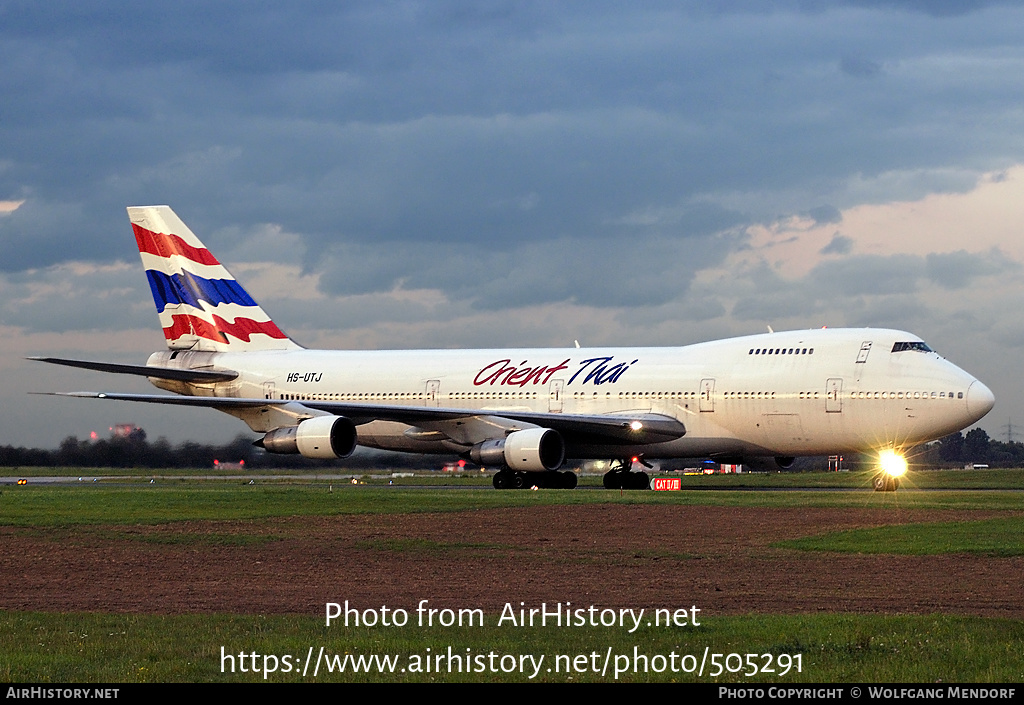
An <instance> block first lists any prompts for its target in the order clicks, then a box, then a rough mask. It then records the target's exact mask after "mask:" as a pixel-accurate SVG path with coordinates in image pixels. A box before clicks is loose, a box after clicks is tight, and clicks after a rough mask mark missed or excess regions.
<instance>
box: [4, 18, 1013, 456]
mask: <svg viewBox="0 0 1024 705" xmlns="http://www.w3.org/2000/svg"><path fill="white" fill-rule="evenodd" d="M0 66H2V67H3V68H2V71H0V340H2V343H0V373H2V374H3V379H4V384H3V386H2V389H0V397H2V398H0V403H2V406H0V444H15V445H35V446H43V447H55V446H56V445H57V444H58V443H59V442H60V441H61V439H63V438H64V437H66V436H68V435H77V436H79V437H86V436H88V434H89V432H90V431H93V430H96V431H100V432H101V433H102V434H103V435H105V434H106V429H107V427H109V426H110V425H112V424H114V423H117V422H124V421H130V422H135V423H138V424H140V425H142V426H144V427H145V428H146V430H147V431H148V433H149V434H150V436H151V437H153V438H155V437H157V436H166V437H168V438H169V439H171V440H172V441H180V440H185V439H189V438H192V439H197V440H202V441H227V440H229V439H230V438H231V437H233V436H234V435H235V434H236V433H238V432H241V431H244V430H246V429H245V427H244V426H243V425H242V424H241V423H239V422H237V421H235V420H234V419H231V418H229V417H226V416H222V415H220V414H217V413H216V412H213V411H204V410H196V411H187V410H183V409H172V410H168V409H151V408H141V405H138V406H130V405H127V404H117V403H113V402H110V403H101V402H88V401H83V400H58V399H54V398H48V397H32V396H27V394H26V393H27V392H30V391H57V390H78V389H90V390H117V391H149V390H151V389H152V388H150V387H149V386H148V384H147V383H146V382H145V381H144V380H136V379H130V378H122V377H115V376H107V375H101V374H99V373H91V372H86V371H82V370H64V369H60V368H56V369H54V368H50V367H48V366H44V365H42V364H40V363H30V362H26V361H24V360H23V359H22V358H23V357H24V356H26V355H53V356H68V357H83V358H89V359H113V360H118V361H124V362H134V363H142V362H144V361H145V359H146V356H147V355H148V354H149V353H150V352H153V351H155V350H159V349H162V348H163V347H164V346H163V337H162V335H161V333H160V331H159V327H158V323H157V317H156V312H155V309H154V307H153V302H152V299H151V297H150V295H149V290H148V286H147V284H146V278H145V275H144V274H143V272H142V269H141V266H140V264H139V259H138V254H137V250H136V247H135V242H134V238H133V236H132V233H131V228H130V226H129V223H128V220H127V216H126V214H125V206H128V205H148V204H156V203H166V204H169V205H171V206H172V207H173V208H174V209H175V211H176V212H177V213H178V214H179V215H180V216H181V217H182V218H183V219H184V220H185V222H187V223H188V224H189V225H190V227H191V228H192V229H193V230H194V231H195V232H196V234H198V235H199V236H200V237H201V238H202V239H203V240H204V242H205V243H206V244H207V246H208V247H209V248H210V249H211V250H212V251H213V252H214V253H215V254H216V255H217V256H218V257H219V258H220V259H221V261H223V262H224V263H225V264H226V265H227V266H228V267H229V268H230V269H231V271H232V272H233V273H234V274H235V275H236V276H237V277H239V278H240V279H241V280H242V282H243V284H244V285H245V286H246V288H247V289H248V290H249V291H250V293H252V294H253V296H254V297H255V298H256V299H257V301H259V302H260V303H261V304H262V305H263V307H264V308H265V309H266V310H267V311H268V313H270V314H271V315H272V316H273V317H274V320H275V322H277V323H278V324H279V325H280V327H281V328H283V329H284V330H285V331H286V332H288V333H289V334H290V335H292V336H293V337H294V338H296V339H297V340H299V341H300V342H302V343H303V344H306V345H309V346H317V347H347V348H367V349H369V348H378V347H380V348H388V347H401V348H410V347H463V346H478V347H495V346H520V345H522V346H549V345H551V346H558V345H569V344H571V343H572V341H573V339H579V340H580V341H581V343H583V344H585V345H597V344H618V345H631V344H638V345H640V344H642V345H679V344H686V343H691V342H697V341H701V340H707V339H711V338H717V337H723V336H731V335H743V334H748V333H760V332H763V331H765V330H766V326H767V325H771V326H772V327H773V328H774V329H775V330H780V329H784V328H809V327H819V326H822V325H828V326H845V325H850V326H886V327H896V328H901V329H905V330H909V331H913V332H914V333H917V334H918V335H921V336H922V337H923V338H924V339H925V340H926V341H928V342H929V344H930V345H931V346H932V347H933V348H935V349H936V350H937V351H939V352H940V353H942V354H943V355H945V356H946V357H948V358H950V359H951V360H952V361H953V362H955V363H956V364H958V365H960V366H961V367H964V368H965V369H967V370H968V371H970V372H972V373H973V374H975V375H976V376H978V377H979V378H980V379H981V380H982V381H984V382H985V383H986V384H988V385H989V386H990V387H991V388H992V389H993V390H994V392H995V394H996V400H997V401H996V407H995V410H994V411H993V412H992V413H991V414H990V415H989V416H988V417H987V418H986V419H985V421H984V422H983V423H982V425H983V427H985V428H986V430H988V431H989V433H990V434H991V435H992V436H993V437H997V438H998V437H1001V435H1002V434H1004V433H1005V425H1006V424H1007V422H1008V420H1009V419H1011V418H1012V419H1013V422H1014V423H1015V424H1017V423H1020V424H1021V428H1020V429H1019V430H1018V429H1015V434H1016V433H1019V434H1020V436H1019V437H1020V438H1022V439H1024V403H1022V402H1021V398H1022V394H1024V384H1022V382H1021V380H1020V373H1019V370H1020V363H1019V360H1020V358H1021V353H1022V351H1024V269H1022V264H1024V237H1022V234H1021V232H1020V229H1021V228H1022V227H1024V7H1021V6H1020V5H1019V4H1018V3H999V2H982V1H976V2H967V1H963V0H960V1H955V2H954V1H952V0H950V1H935V2H929V1H927V0H904V1H903V2H899V1H893V2H883V1H872V0H862V1H860V2H827V1H825V0H820V1H819V0H804V1H801V2H776V3H768V2H762V1H761V0H758V1H756V2H754V1H751V2H745V1H742V0H737V1H734V2H714V3H708V2H701V3H686V2H678V1H673V2H665V3H659V2H644V3H604V2H570V3H559V2H551V1H550V0H544V1H542V2H444V1H442V0H428V1H426V2H411V1H410V2H381V1H380V0H373V1H371V2H365V3H363V2H344V3H339V2H322V3H313V2H310V3H300V2H289V3H266V2H250V1H247V2H226V1H225V2H216V3H209V2H182V1H179V2H175V3H154V2H147V3H137V4H134V5H131V4H126V3H113V2H89V1H87V0H85V1H83V0H79V1H76V2H66V3H65V2H45V3H40V2H8V1H6V0H0Z"/></svg>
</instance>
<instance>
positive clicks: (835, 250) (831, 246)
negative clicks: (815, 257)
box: [820, 233, 853, 255]
mask: <svg viewBox="0 0 1024 705" xmlns="http://www.w3.org/2000/svg"><path fill="white" fill-rule="evenodd" d="M852 248H853V239H852V238H848V237H846V236H845V235H840V234H839V233H836V234H835V235H833V236H832V239H831V240H829V241H828V244H827V245H825V246H824V247H822V248H821V250H820V252H821V254H823V255H846V254H849V252H850V250H851V249H852Z"/></svg>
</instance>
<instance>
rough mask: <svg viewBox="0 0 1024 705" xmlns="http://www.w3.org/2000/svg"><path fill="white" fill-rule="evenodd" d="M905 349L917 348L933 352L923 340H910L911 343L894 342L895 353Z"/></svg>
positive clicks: (919, 350) (917, 349) (920, 350)
mask: <svg viewBox="0 0 1024 705" xmlns="http://www.w3.org/2000/svg"><path fill="white" fill-rule="evenodd" d="M904 350H916V351H917V352H933V351H932V349H931V348H929V347H928V345H927V344H925V343H922V342H921V341H916V342H909V343H893V346H892V351H893V352H894V353H898V352H903V351H904Z"/></svg>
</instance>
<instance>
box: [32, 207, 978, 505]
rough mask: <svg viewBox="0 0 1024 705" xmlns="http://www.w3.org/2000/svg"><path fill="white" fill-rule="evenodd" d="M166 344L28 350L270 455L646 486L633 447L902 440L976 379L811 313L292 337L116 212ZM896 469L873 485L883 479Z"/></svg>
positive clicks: (792, 446)
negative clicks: (472, 344) (120, 353)
mask: <svg viewBox="0 0 1024 705" xmlns="http://www.w3.org/2000/svg"><path fill="white" fill-rule="evenodd" d="M128 215H129V217H130V219H131V223H132V228H133V229H134V231H135V239H136V241H137V242H138V246H139V252H140V254H141V256H142V264H143V266H144V267H145V270H146V276H147V277H148V278H149V285H150V288H151V289H152V292H153V299H154V300H155V302H156V308H157V312H158V314H159V317H160V324H161V326H162V327H163V331H164V336H165V337H166V339H167V350H165V351H162V352H156V353H153V354H152V355H151V356H150V357H149V360H148V361H147V363H146V364H145V365H123V364H114V363H106V362H92V361H85V360H68V359H62V358H33V359H37V360H42V361H44V362H51V363H56V364H61V365H70V366H72V367H81V368H85V369H91V370H101V371H105V372H114V373H121V374H131V375H141V376H144V377H148V378H149V380H150V382H152V383H153V384H154V385H155V386H156V387H159V388H160V389H164V390H167V391H169V392H174V393H175V395H167V394H119V393H112V392H74V393H70V394H67V395H66V396H73V397H90V398H100V399H115V400H122V401H135V402H146V403H153V404H174V405H179V406H199V407H210V408H213V409H217V410H218V411H223V412H225V413H227V414H231V415H232V416H236V417H238V418H239V419H241V420H242V421H244V422H245V423H246V424H247V425H248V426H249V428H250V429H252V430H253V431H255V432H257V433H259V434H262V438H261V439H260V440H259V441H257V444H258V445H262V446H263V447H264V448H265V449H266V450H267V451H268V452H271V453H300V454H302V455H304V456H306V457H309V458H345V457H347V456H348V455H350V454H351V453H352V452H353V450H354V449H355V448H356V446H357V445H362V446H369V447H372V448H380V449H385V450H391V451H405V452H410V453H443V454H453V453H456V454H458V455H460V456H462V457H463V458H466V459H468V460H471V461H473V462H475V463H478V464H481V465H487V466H493V467H499V468H501V469H500V470H499V471H498V472H497V473H496V474H495V475H494V486H495V487H496V488H499V489H503V488H511V487H524V486H526V487H528V486H541V487H565V488H572V487H575V486H576V475H575V474H574V473H572V472H568V471H560V468H561V467H562V466H563V464H564V463H565V461H566V460H567V459H569V458H572V459H607V460H612V461H613V463H612V469H611V470H610V471H609V472H608V473H607V474H606V475H605V478H604V483H605V486H606V487H609V488H646V487H648V482H649V481H648V476H647V474H646V473H643V472H632V471H631V470H632V466H633V463H632V458H634V457H640V458H644V459H670V458H709V457H710V458H713V459H716V460H719V461H721V462H744V461H749V460H753V459H772V458H774V460H775V462H776V463H777V464H778V465H779V466H780V467H782V468H785V467H788V466H789V465H791V464H792V462H793V460H794V458H795V457H796V456H802V455H827V454H838V453H851V452H863V451H874V452H878V453H879V454H880V457H881V462H882V463H883V467H884V468H885V469H886V470H887V471H889V472H890V473H891V475H892V476H896V475H898V474H900V472H901V471H902V470H904V469H905V467H906V465H905V462H903V461H901V456H900V452H901V450H902V449H904V448H906V447H908V446H912V445H916V444H920V443H923V442H926V441H930V440H933V439H936V438H940V437H942V436H944V435H947V434H949V433H953V432H955V431H959V430H960V429H963V428H965V427H967V426H969V425H970V424H973V423H974V422H976V421H978V420H979V419H980V418H982V417H983V416H984V415H985V414H986V413H988V411H989V410H990V409H991V408H992V405H993V403H994V401H995V400H994V397H993V395H992V392H991V391H990V390H989V389H988V387H986V386H985V385H984V384H982V383H981V382H980V381H978V380H977V379H975V378H974V377H973V376H972V375H970V374H968V373H967V372H965V371H963V370H961V369H960V368H959V367H957V366H956V365H954V364H952V363H950V362H949V361H947V360H945V359H943V358H942V357H940V356H939V355H938V354H936V353H935V352H933V351H932V349H931V348H929V347H928V345H926V344H925V343H924V341H922V340H921V339H920V338H918V337H917V336H915V335H912V334H910V333H905V332H902V331H898V330H885V329H875V328H858V329H836V328H833V329H815V330H797V331H787V332H779V333H774V332H773V333H767V334H762V335H752V336H746V337H741V338H730V339H727V340H717V341H713V342H707V343H700V344H697V345H688V346H685V347H676V348H615V347H610V348H604V347H600V348H583V349H580V348H567V349H557V348H537V349H511V350H391V351H335V350H306V349H304V348H302V347H301V346H300V345H298V344H296V343H295V342H293V341H292V340H291V339H290V338H289V337H288V336H287V335H285V334H284V333H283V332H282V331H281V329H280V328H278V327H277V326H276V325H275V324H274V322H273V321H271V320H270V317H269V316H267V314H266V313H265V312H264V311H263V309H262V308H261V307H260V306H259V304H257V303H256V301H254V300H253V298H252V297H251V296H249V294H248V293H247V292H246V291H245V289H243V288H242V287H241V285H240V284H239V283H238V282H237V281H236V280H235V278H234V277H232V276H231V274H230V273H229V272H228V271H227V269H225V268H224V266H223V265H221V263H220V262H219V261H217V259H216V258H215V257H214V256H213V255H212V254H211V253H210V251H209V250H208V249H206V247H205V246H204V245H203V243H202V242H200V241H199V239H198V238H197V237H196V236H195V235H194V234H193V233H192V231H191V230H189V228H188V227H187V226H186V225H185V224H184V223H183V222H182V221H181V220H180V219H179V218H178V216H177V215H175V213H174V212H173V211H172V210H171V209H170V208H169V207H167V206H142V207H132V208H129V209H128ZM896 484H897V481H896V480H892V479H889V480H884V481H882V482H880V483H879V484H878V485H876V486H877V487H879V488H880V489H895V487H896Z"/></svg>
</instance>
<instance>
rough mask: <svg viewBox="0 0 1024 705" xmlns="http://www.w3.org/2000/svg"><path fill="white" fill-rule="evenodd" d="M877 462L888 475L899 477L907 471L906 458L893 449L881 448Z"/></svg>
mask: <svg viewBox="0 0 1024 705" xmlns="http://www.w3.org/2000/svg"><path fill="white" fill-rule="evenodd" d="M878 464H879V465H881V466H882V470H884V471H885V474H887V475H889V476H890V477H899V476H900V475H903V474H905V473H906V472H907V461H906V459H905V458H904V457H903V456H902V455H900V454H899V453H897V452H896V451H894V450H883V451H882V452H880V453H879V454H878Z"/></svg>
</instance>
